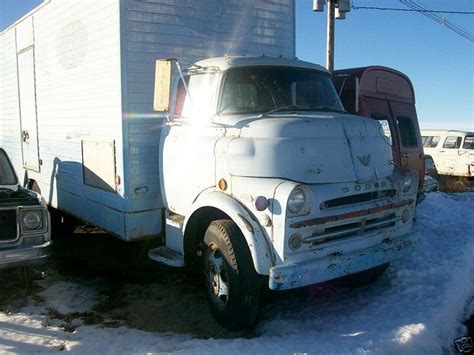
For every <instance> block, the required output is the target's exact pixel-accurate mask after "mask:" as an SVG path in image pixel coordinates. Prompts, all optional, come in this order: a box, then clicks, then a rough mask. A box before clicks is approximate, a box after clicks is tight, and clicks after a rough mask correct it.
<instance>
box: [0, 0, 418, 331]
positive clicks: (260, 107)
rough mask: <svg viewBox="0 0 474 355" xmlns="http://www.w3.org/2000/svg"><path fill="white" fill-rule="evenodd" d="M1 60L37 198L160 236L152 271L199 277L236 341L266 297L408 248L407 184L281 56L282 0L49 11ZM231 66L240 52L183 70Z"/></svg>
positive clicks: (371, 134)
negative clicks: (178, 269) (161, 267)
mask: <svg viewBox="0 0 474 355" xmlns="http://www.w3.org/2000/svg"><path fill="white" fill-rule="evenodd" d="M0 48H1V50H0V68H1V82H0V83H1V84H0V90H1V95H0V98H1V101H0V102H1V110H0V114H1V116H0V122H1V126H0V145H2V146H3V147H4V148H5V150H7V152H8V153H9V154H10V155H11V156H12V158H13V160H14V162H15V164H16V166H17V167H18V169H19V170H20V168H23V169H25V170H27V171H28V177H29V179H30V180H29V181H30V184H33V182H34V185H35V186H36V188H37V189H39V190H41V192H42V194H43V195H44V196H45V197H46V200H47V201H48V203H49V204H50V205H51V206H53V207H55V208H58V209H60V210H61V211H64V212H67V213H69V214H72V215H74V216H76V217H78V218H80V219H83V220H86V221H88V222H90V223H93V224H95V225H97V226H99V227H102V228H104V229H106V230H108V231H110V232H111V233H114V234H115V235H117V236H118V237H120V238H122V239H124V240H134V239H139V238H143V237H145V236H158V235H161V236H164V240H165V244H164V245H163V246H162V247H159V248H156V249H152V250H151V251H150V253H149V255H150V257H151V258H152V259H154V260H157V261H159V262H162V263H165V264H168V265H174V266H184V265H187V266H189V267H190V268H191V269H193V268H194V269H195V270H198V271H204V274H205V275H206V292H207V296H208V300H209V304H210V307H211V311H212V313H213V315H214V316H215V318H216V319H217V320H218V321H219V322H220V323H222V324H223V325H224V326H226V327H228V328H231V329H235V328H239V327H246V326H250V325H252V324H253V323H254V322H255V319H256V315H257V309H258V299H259V291H260V288H261V286H262V284H266V287H269V288H271V289H279V290H281V289H289V288H294V287H299V286H305V285H309V284H313V283H317V282H322V281H325V280H330V279H334V278H338V277H341V276H345V275H349V274H354V273H360V272H362V273H370V272H371V270H374V269H376V270H380V269H382V268H383V267H384V266H385V265H387V264H388V263H389V262H390V261H391V260H393V259H394V258H398V257H400V256H402V255H405V254H406V253H408V252H409V251H410V250H411V249H412V248H413V247H414V245H415V244H416V241H417V238H416V236H415V235H413V234H411V233H410V230H411V225H412V219H413V214H414V209H415V202H416V201H415V200H416V192H417V181H418V179H417V176H416V173H415V172H406V171H396V170H395V169H394V166H393V159H392V155H391V147H390V145H389V142H388V139H387V137H385V136H384V134H383V130H381V127H380V125H379V124H378V122H376V121H374V120H371V119H368V118H361V117H357V116H353V115H349V114H347V113H345V112H344V111H343V107H342V105H341V103H340V101H339V98H338V96H337V93H336V92H335V89H334V87H333V85H332V82H331V80H330V75H329V73H328V72H327V71H326V70H324V69H323V68H322V67H320V66H317V65H313V64H310V63H306V62H302V61H299V60H296V59H285V58H294V3H293V1H291V0H273V1H263V0H260V1H258V0H257V1H241V0H239V1H237V0H227V1H217V0H216V1H213V0H208V1H198V0H196V1H185V0H174V1H165V0H156V1H146V2H144V1H132V0H121V1H112V0H110V1H77V2H73V1H66V0H51V1H49V2H46V3H45V4H43V5H42V6H40V7H39V8H37V9H36V10H34V11H33V12H32V13H30V14H29V15H27V16H25V17H24V18H23V19H21V20H20V21H19V22H17V23H16V24H14V25H13V26H12V27H10V28H9V29H7V30H6V31H4V32H2V34H1V37H0ZM224 53H228V54H231V55H242V54H245V55H247V56H240V57H238V56H233V57H218V58H214V59H205V60H202V61H198V62H196V63H195V64H193V65H191V64H186V62H187V63H189V62H195V61H196V60H197V59H199V58H212V57H215V56H219V55H223V54H224ZM262 54H264V55H265V56H262ZM280 56H281V57H280ZM157 58H179V59H180V62H177V61H176V60H159V61H157V64H156V70H155V60H156V59H157ZM179 68H181V69H182V71H181V69H180V70H178V72H179V73H178V72H177V71H176V70H177V69H179ZM155 79H156V80H155ZM154 81H156V83H155V97H154V98H153V82H154ZM153 104H154V106H155V109H156V111H153ZM359 275H360V274H359Z"/></svg>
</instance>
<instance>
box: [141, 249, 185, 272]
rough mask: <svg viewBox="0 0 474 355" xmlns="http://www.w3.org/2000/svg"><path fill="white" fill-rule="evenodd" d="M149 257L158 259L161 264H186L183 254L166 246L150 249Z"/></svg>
mask: <svg viewBox="0 0 474 355" xmlns="http://www.w3.org/2000/svg"><path fill="white" fill-rule="evenodd" d="M148 257H149V258H150V259H151V260H154V261H157V262H159V263H161V264H165V265H169V266H174V267H183V266H184V257H183V255H182V254H180V253H178V252H176V251H174V250H171V249H169V248H167V247H165V246H163V247H158V248H154V249H150V250H149V251H148Z"/></svg>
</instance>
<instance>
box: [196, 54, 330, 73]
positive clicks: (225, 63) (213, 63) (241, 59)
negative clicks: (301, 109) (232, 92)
mask: <svg viewBox="0 0 474 355" xmlns="http://www.w3.org/2000/svg"><path fill="white" fill-rule="evenodd" d="M260 65H261V66H271V65H275V66H288V67H296V68H307V69H315V70H319V71H322V72H325V73H328V74H329V72H328V71H327V70H326V69H325V68H323V67H322V66H320V65H317V64H313V63H309V62H305V61H302V60H299V59H291V58H284V57H267V56H261V57H247V56H235V57H230V56H225V57H215V58H209V59H204V60H201V61H199V62H197V63H196V66H199V67H205V68H208V67H215V68H217V69H219V70H221V71H225V70H228V69H230V68H237V67H244V66H260Z"/></svg>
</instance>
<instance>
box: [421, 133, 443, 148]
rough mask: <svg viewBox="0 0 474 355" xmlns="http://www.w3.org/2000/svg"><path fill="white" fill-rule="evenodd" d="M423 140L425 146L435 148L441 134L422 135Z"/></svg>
mask: <svg viewBox="0 0 474 355" xmlns="http://www.w3.org/2000/svg"><path fill="white" fill-rule="evenodd" d="M421 138H422V139H421V141H422V142H423V147H425V148H435V147H436V146H437V145H438V142H439V138H440V137H439V136H423V137H421Z"/></svg>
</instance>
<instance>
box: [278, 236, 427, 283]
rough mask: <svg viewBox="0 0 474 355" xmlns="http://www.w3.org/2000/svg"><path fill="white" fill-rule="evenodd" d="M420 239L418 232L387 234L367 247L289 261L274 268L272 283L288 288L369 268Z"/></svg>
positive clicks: (405, 250) (412, 246) (399, 254)
mask: <svg viewBox="0 0 474 355" xmlns="http://www.w3.org/2000/svg"><path fill="white" fill-rule="evenodd" d="M418 241H419V236H418V234H417V233H414V232H412V233H410V234H407V235H403V236H400V237H397V238H387V239H384V240H383V241H382V242H381V243H379V244H376V245H373V246H371V247H369V248H367V247H366V246H365V245H364V243H363V242H358V241H355V242H354V243H360V248H355V249H353V248H351V249H352V250H351V251H350V252H348V253H333V254H330V255H326V256H321V257H316V258H311V259H307V260H303V261H298V262H293V263H290V262H289V263H285V264H282V265H277V266H274V267H272V268H271V269H270V277H269V287H270V289H273V290H285V289H291V288H296V287H302V286H307V285H312V284H316V283H320V282H324V281H328V280H332V279H336V278H339V277H342V276H346V275H349V274H353V273H357V272H360V271H364V270H368V269H371V268H374V267H376V266H379V265H382V264H385V263H387V262H390V261H392V260H395V259H398V258H400V257H403V256H405V255H407V254H410V253H411V252H412V251H413V250H414V249H415V247H416V245H417V244H418Z"/></svg>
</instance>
